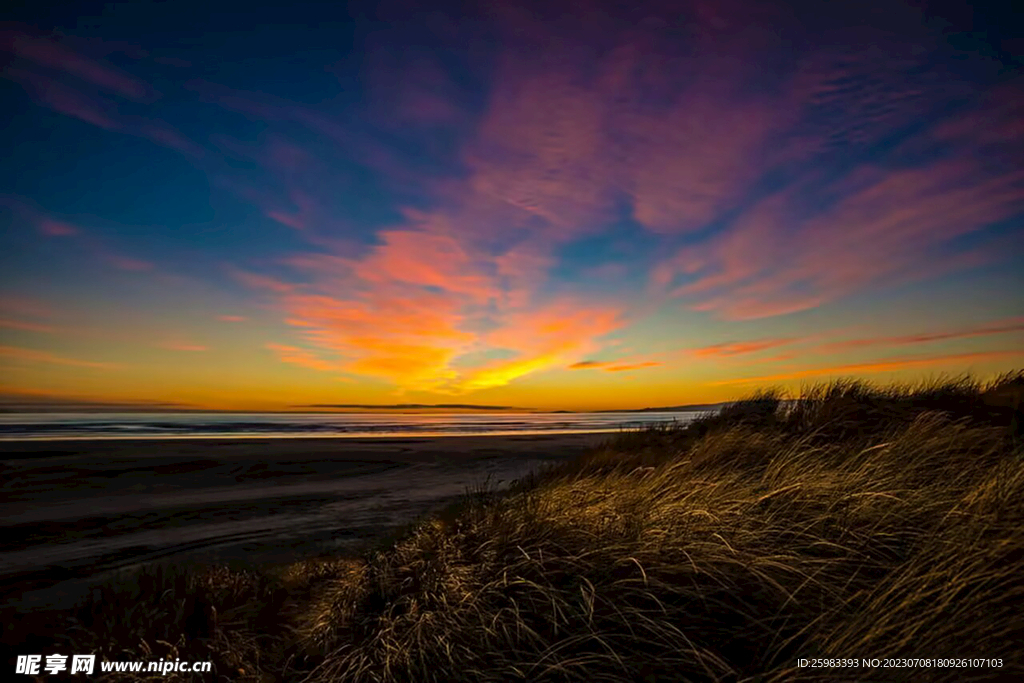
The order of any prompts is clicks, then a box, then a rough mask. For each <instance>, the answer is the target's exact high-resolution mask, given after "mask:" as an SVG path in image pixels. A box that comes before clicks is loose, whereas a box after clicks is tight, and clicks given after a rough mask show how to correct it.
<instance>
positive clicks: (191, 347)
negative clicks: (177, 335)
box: [158, 341, 209, 352]
mask: <svg viewBox="0 0 1024 683" xmlns="http://www.w3.org/2000/svg"><path fill="white" fill-rule="evenodd" d="M158 346H159V347H160V348H162V349H167V350H169V351H189V352H201V351H208V350H209V348H207V347H206V346H203V345H201V344H192V343H189V342H182V341H169V342H163V343H161V344H158Z"/></svg>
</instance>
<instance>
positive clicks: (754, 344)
mask: <svg viewBox="0 0 1024 683" xmlns="http://www.w3.org/2000/svg"><path fill="white" fill-rule="evenodd" d="M800 341H802V340H801V339H799V338H793V337H787V338H781V339H757V340H753V341H744V342H722V343H719V344H710V345H708V346H701V347H699V348H695V349H687V350H686V353H688V354H689V355H691V356H694V357H697V358H715V357H721V356H744V355H748V354H753V353H758V352H760V351H766V350H768V349H775V348H778V347H780V346H786V345H789V344H794V343H799V342H800Z"/></svg>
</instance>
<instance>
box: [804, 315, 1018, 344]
mask: <svg viewBox="0 0 1024 683" xmlns="http://www.w3.org/2000/svg"><path fill="white" fill-rule="evenodd" d="M1015 332H1024V318H1009V319H1007V320H1003V321H998V322H995V323H991V324H988V325H981V326H978V327H969V328H960V329H954V330H947V331H943V332H921V333H918V334H905V335H896V336H881V337H862V338H860V339H846V340H842V341H835V342H829V343H826V344H820V345H819V346H817V347H816V348H815V349H814V350H816V351H818V352H820V353H830V352H836V351H847V350H850V349H863V348H871V347H876V346H917V345H918V344H926V343H930V342H937V341H949V340H953V339H970V338H973V337H989V336H994V335H1001V334H1011V333H1015Z"/></svg>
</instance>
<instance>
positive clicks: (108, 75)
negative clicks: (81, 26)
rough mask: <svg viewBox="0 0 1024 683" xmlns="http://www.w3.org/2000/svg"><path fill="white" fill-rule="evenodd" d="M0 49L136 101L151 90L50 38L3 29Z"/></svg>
mask: <svg viewBox="0 0 1024 683" xmlns="http://www.w3.org/2000/svg"><path fill="white" fill-rule="evenodd" d="M0 49H4V50H6V51H8V52H13V53H14V54H16V55H17V56H19V57H21V58H23V59H28V60H30V61H33V62H35V63H36V64H39V65H40V66H45V67H47V68H50V69H54V70H57V71H63V72H65V73H68V74H71V75H73V76H76V77H78V78H81V79H82V80H84V81H88V82H89V83H92V84H93V85H96V86H99V87H101V88H103V89H105V90H108V91H110V92H113V93H116V94H117V95H120V96H121V97H124V98H126V99H130V100H136V101H146V100H149V99H151V98H152V97H153V95H154V93H153V90H152V88H150V87H149V86H148V85H147V84H146V83H145V82H143V81H141V80H139V79H137V78H134V77H132V76H129V75H127V74H125V73H122V72H120V71H118V70H117V69H114V68H113V67H111V66H109V65H106V64H103V63H101V62H100V61H98V60H93V59H89V58H87V57H83V56H82V55H80V54H78V53H77V52H75V51H73V50H71V49H70V48H68V47H66V46H64V45H62V44H60V43H59V42H57V41H56V40H53V39H51V38H37V37H33V36H28V35H23V34H18V33H14V32H11V31H5V32H3V33H2V34H0Z"/></svg>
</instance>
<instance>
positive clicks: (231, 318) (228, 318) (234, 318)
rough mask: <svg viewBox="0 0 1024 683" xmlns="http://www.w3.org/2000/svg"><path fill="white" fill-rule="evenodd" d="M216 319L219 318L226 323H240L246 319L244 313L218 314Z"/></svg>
mask: <svg viewBox="0 0 1024 683" xmlns="http://www.w3.org/2000/svg"><path fill="white" fill-rule="evenodd" d="M217 320H221V321H223V322H226V323H240V322H243V321H245V320H248V318H246V317H245V316H244V315H218V316H217Z"/></svg>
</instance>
